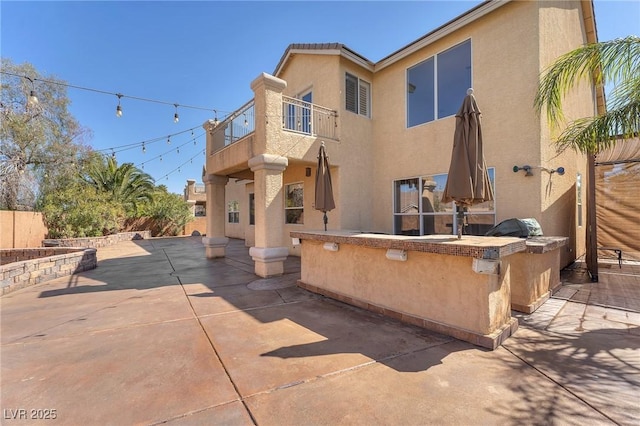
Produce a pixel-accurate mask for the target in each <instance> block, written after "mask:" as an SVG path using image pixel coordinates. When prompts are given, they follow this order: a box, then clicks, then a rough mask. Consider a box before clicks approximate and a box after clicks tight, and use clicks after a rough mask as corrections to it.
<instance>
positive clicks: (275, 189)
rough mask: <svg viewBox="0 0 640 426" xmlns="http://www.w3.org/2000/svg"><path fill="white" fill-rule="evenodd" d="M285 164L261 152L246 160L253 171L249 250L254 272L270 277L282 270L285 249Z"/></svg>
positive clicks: (275, 156)
mask: <svg viewBox="0 0 640 426" xmlns="http://www.w3.org/2000/svg"><path fill="white" fill-rule="evenodd" d="M288 164H289V162H288V160H287V159H286V158H285V157H281V156H279V155H273V154H261V155H257V156H255V157H253V158H252V159H250V160H249V167H251V171H253V173H254V194H255V215H256V217H255V219H256V224H255V239H256V241H255V246H254V247H251V248H250V249H249V254H250V255H251V257H252V258H253V260H254V262H255V273H256V275H259V276H261V277H265V278H266V277H272V276H277V275H282V274H283V273H284V261H285V259H286V258H287V255H288V254H289V249H288V248H287V247H286V246H284V244H283V243H282V234H283V232H284V219H285V217H284V194H283V186H282V181H283V180H282V172H284V170H285V169H286V168H287V165H288Z"/></svg>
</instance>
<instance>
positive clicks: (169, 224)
mask: <svg viewBox="0 0 640 426" xmlns="http://www.w3.org/2000/svg"><path fill="white" fill-rule="evenodd" d="M139 215H140V216H144V217H150V218H152V219H154V222H155V223H156V229H153V230H152V233H153V234H154V235H156V236H158V235H178V234H180V233H181V232H182V230H183V228H184V226H185V225H186V224H187V223H189V222H190V221H191V220H193V215H192V214H191V210H190V209H189V205H188V204H187V202H186V201H184V199H183V198H182V197H181V196H180V195H177V194H172V193H170V192H168V191H167V187H166V186H164V185H159V186H157V187H156V188H155V190H154V193H153V197H152V200H151V201H148V202H146V203H144V204H143V205H141V208H140V211H139Z"/></svg>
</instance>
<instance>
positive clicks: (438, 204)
mask: <svg viewBox="0 0 640 426" xmlns="http://www.w3.org/2000/svg"><path fill="white" fill-rule="evenodd" d="M494 176H495V169H494V168H493V167H491V168H489V179H490V180H491V186H492V187H495V186H494V181H495V180H494ZM446 183H447V174H446V173H443V174H435V175H425V176H421V177H417V178H412V179H401V180H397V181H395V182H394V186H393V198H394V203H393V228H394V233H395V234H396V235H433V234H456V233H457V229H456V226H457V224H456V207H455V204H454V203H442V192H443V191H444V187H445V184H446ZM495 216H496V215H495V202H494V201H487V202H485V203H482V204H477V205H475V206H472V207H470V208H469V210H468V211H467V212H466V213H465V217H466V222H467V226H466V228H465V233H466V234H469V235H484V234H485V233H486V232H487V231H488V230H489V229H491V228H492V227H493V226H494V225H495V219H496V218H495Z"/></svg>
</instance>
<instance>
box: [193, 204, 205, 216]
mask: <svg viewBox="0 0 640 426" xmlns="http://www.w3.org/2000/svg"><path fill="white" fill-rule="evenodd" d="M194 207H195V208H194V214H195V216H198V217H200V216H206V215H207V210H206V207H205V205H204V204H197V203H196V205H195V206H194Z"/></svg>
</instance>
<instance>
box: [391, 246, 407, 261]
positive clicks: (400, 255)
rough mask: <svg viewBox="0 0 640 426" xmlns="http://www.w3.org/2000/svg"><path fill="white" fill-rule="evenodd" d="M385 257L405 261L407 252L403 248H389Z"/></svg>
mask: <svg viewBox="0 0 640 426" xmlns="http://www.w3.org/2000/svg"><path fill="white" fill-rule="evenodd" d="M387 259H389V260H398V261H400V262H406V261H407V252H406V251H404V250H397V249H389V250H387Z"/></svg>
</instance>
